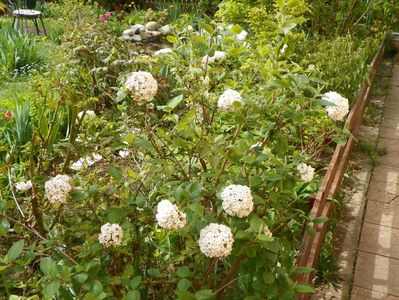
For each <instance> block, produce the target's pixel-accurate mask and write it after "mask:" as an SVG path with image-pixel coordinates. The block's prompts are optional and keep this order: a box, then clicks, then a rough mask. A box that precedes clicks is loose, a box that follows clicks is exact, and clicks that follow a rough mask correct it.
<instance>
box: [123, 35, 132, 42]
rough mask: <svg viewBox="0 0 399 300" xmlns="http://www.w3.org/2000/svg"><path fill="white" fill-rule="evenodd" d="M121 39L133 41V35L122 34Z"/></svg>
mask: <svg viewBox="0 0 399 300" xmlns="http://www.w3.org/2000/svg"><path fill="white" fill-rule="evenodd" d="M121 39H122V40H124V41H127V42H130V41H133V37H131V36H129V35H122V36H121Z"/></svg>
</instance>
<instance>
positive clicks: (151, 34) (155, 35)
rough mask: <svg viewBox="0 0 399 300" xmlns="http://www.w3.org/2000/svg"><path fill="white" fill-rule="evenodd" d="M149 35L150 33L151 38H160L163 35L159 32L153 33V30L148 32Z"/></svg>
mask: <svg viewBox="0 0 399 300" xmlns="http://www.w3.org/2000/svg"><path fill="white" fill-rule="evenodd" d="M147 33H148V34H149V35H150V36H153V37H157V36H160V35H161V33H160V32H159V31H151V30H148V31H147Z"/></svg>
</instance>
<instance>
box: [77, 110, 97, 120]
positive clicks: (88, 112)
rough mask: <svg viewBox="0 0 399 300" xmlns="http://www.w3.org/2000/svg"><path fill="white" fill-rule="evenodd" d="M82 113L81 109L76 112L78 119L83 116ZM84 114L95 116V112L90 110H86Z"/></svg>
mask: <svg viewBox="0 0 399 300" xmlns="http://www.w3.org/2000/svg"><path fill="white" fill-rule="evenodd" d="M83 113H84V112H83V111H81V112H79V113H78V118H79V119H80V118H81V117H82V116H83ZM85 116H86V117H95V116H96V113H95V112H94V111H92V110H86V114H85Z"/></svg>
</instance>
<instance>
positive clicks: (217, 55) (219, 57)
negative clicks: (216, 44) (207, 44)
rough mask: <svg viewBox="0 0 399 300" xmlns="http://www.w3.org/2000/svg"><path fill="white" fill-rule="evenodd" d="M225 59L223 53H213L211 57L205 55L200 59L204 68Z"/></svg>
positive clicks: (224, 53)
mask: <svg viewBox="0 0 399 300" xmlns="http://www.w3.org/2000/svg"><path fill="white" fill-rule="evenodd" d="M225 57H226V52H224V51H215V53H214V54H213V56H209V55H205V56H204V57H203V58H202V65H203V66H206V64H212V63H214V62H215V61H218V60H223V59H224V58H225Z"/></svg>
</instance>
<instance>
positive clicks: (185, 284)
mask: <svg viewBox="0 0 399 300" xmlns="http://www.w3.org/2000/svg"><path fill="white" fill-rule="evenodd" d="M191 286H192V283H191V281H190V280H188V279H186V278H183V279H180V280H179V282H178V283H177V288H178V289H179V290H182V291H187V290H188V289H189V288H190V287H191Z"/></svg>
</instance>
